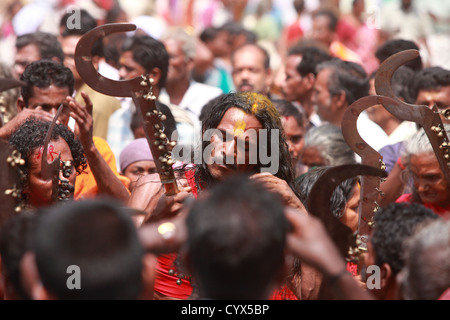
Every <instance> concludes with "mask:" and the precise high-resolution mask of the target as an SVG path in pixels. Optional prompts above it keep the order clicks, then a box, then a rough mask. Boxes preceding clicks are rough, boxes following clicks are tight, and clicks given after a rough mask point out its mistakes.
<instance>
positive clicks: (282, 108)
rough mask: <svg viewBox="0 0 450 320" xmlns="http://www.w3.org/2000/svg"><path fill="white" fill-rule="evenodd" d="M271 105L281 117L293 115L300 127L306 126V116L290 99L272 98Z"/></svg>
mask: <svg viewBox="0 0 450 320" xmlns="http://www.w3.org/2000/svg"><path fill="white" fill-rule="evenodd" d="M272 102H273V105H274V106H275V108H277V110H278V112H279V113H280V116H281V117H294V119H295V121H296V122H297V124H298V125H299V127H301V128H303V129H304V128H305V127H306V116H305V114H304V113H303V112H302V111H300V109H299V108H297V107H296V106H295V105H294V104H293V103H292V102H291V101H288V100H285V99H272Z"/></svg>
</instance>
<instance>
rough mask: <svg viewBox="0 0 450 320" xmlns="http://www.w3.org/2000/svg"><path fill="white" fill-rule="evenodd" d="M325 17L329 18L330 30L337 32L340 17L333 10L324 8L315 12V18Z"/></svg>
mask: <svg viewBox="0 0 450 320" xmlns="http://www.w3.org/2000/svg"><path fill="white" fill-rule="evenodd" d="M321 16H325V17H327V18H328V28H329V29H330V30H332V31H336V28H337V24H338V21H339V18H338V15H337V14H336V13H335V12H334V11H333V10H331V9H328V8H322V9H319V10H317V11H315V12H314V14H313V18H316V17H321Z"/></svg>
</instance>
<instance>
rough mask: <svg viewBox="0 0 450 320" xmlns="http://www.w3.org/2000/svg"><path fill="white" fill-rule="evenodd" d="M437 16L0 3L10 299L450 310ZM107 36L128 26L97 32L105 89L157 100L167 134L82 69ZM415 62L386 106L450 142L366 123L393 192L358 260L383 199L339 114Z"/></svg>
mask: <svg viewBox="0 0 450 320" xmlns="http://www.w3.org/2000/svg"><path fill="white" fill-rule="evenodd" d="M436 3H439V5H437V4H436ZM441 4H442V2H437V1H431V0H428V1H427V4H425V3H424V1H419V0H416V1H413V0H399V1H394V0H392V1H387V0H385V1H381V2H380V3H378V4H377V5H375V4H374V2H373V1H365V0H352V1H342V0H341V1H339V0H337V1H332V0H330V1H325V0H309V1H308V0H290V1H276V0H273V1H271V0H246V1H233V0H210V1H207V0H185V1H158V0H154V1H142V2H139V1H126V0H104V1H95V0H93V1H87V0H86V1H83V0H64V1H63V0H61V1H56V0H55V1H39V0H34V1H28V2H27V3H24V2H23V1H15V0H11V1H7V2H5V3H3V4H2V8H0V10H3V12H2V17H1V20H0V23H1V25H0V27H1V29H0V31H1V38H0V107H1V108H0V116H1V117H0V120H1V121H0V145H1V152H0V161H1V163H0V170H1V171H0V172H2V179H1V181H0V186H1V188H0V262H1V264H0V270H1V279H0V298H1V299H4V300H19V299H33V300H46V299H63V300H65V299H107V300H113V299H119V300H132V299H133V300H136V299H145V300H206V299H208V300H209V299H212V300H236V299H244V300H323V299H349V300H362V299H368V300H369V299H370V300H409V299H412V300H438V299H440V300H444V299H445V300H447V299H450V241H449V238H450V224H449V220H450V219H449V218H450V169H449V168H450V166H445V164H446V163H445V162H446V161H447V164H448V163H450V162H448V160H447V158H448V157H449V156H450V154H449V153H448V152H446V151H445V150H447V149H448V148H450V141H448V137H449V136H450V116H448V113H446V112H444V111H445V110H446V109H449V108H450V63H449V60H450V59H449V57H450V56H449V55H448V52H450V51H449V49H448V47H449V43H448V42H449V41H450V16H445V13H446V12H450V10H447V11H445V8H442V7H440V5H441ZM345 5H347V8H346V9H344V8H345ZM442 6H444V7H445V6H448V4H442ZM424 8H426V10H424ZM423 12H425V13H426V14H425V15H423V14H422V13H423ZM447 14H448V13H447ZM111 23H131V24H134V25H136V30H135V31H130V32H126V33H125V32H124V33H113V34H109V35H107V36H105V37H103V38H100V39H99V40H97V41H96V42H95V43H94V44H93V45H92V48H90V49H91V51H90V54H91V57H82V58H83V59H84V60H89V63H91V64H92V66H93V67H94V68H95V70H96V71H97V72H98V73H99V74H100V75H102V76H103V77H106V78H109V79H111V80H113V81H123V82H122V83H125V82H126V81H132V80H133V79H135V78H139V79H141V80H142V83H144V84H145V86H150V93H151V94H150V93H149V94H148V96H150V98H149V99H148V100H152V99H154V100H152V101H155V102H154V104H155V106H154V107H155V108H156V109H157V111H158V113H159V119H160V123H159V124H157V125H152V128H150V129H149V125H148V123H147V122H146V121H145V116H146V115H143V114H142V112H141V111H140V109H139V107H140V106H139V104H138V103H142V102H138V100H137V99H136V97H135V96H133V95H132V93H131V92H130V95H129V97H122V96H120V97H119V96H114V95H111V94H109V93H108V94H105V93H104V92H99V91H97V90H95V89H94V88H92V86H91V85H90V83H92V79H86V78H84V76H83V74H84V73H83V72H80V71H83V70H80V68H81V67H80V65H79V64H77V63H76V61H77V59H76V58H77V57H76V49H77V45H78V43H79V41H80V39H83V37H84V35H85V34H86V33H88V32H89V31H91V30H93V29H95V28H101V27H102V26H104V25H107V24H111ZM409 49H414V50H417V51H418V52H419V55H418V57H417V58H415V59H414V60H412V61H410V62H409V63H407V64H405V65H403V66H399V68H398V69H397V70H396V71H395V73H394V75H393V77H392V80H391V83H390V85H391V87H392V91H393V94H394V95H395V97H396V99H398V101H399V103H400V101H401V103H402V104H403V106H408V107H410V108H415V107H416V106H415V105H421V106H427V107H429V108H430V109H432V110H433V111H434V116H435V117H434V118H433V121H434V122H433V123H434V124H436V123H438V125H437V126H434V127H433V129H432V130H434V131H435V132H436V135H437V136H438V137H440V138H442V137H443V139H444V140H443V141H442V142H441V143H440V144H439V145H436V144H435V143H436V141H437V140H436V139H431V138H430V136H429V135H430V133H429V130H428V128H423V127H422V126H421V125H420V124H419V123H415V122H411V121H406V120H405V119H401V118H398V117H396V116H395V115H394V114H392V113H390V112H389V111H388V110H387V109H386V108H385V107H384V106H383V104H379V105H373V106H371V107H370V108H368V109H367V110H365V111H363V112H361V113H360V114H359V116H358V119H357V131H358V132H354V137H356V136H358V137H361V138H362V139H363V140H364V142H366V143H367V144H368V145H369V146H370V147H372V148H373V149H374V150H375V151H376V152H378V154H379V158H380V162H381V163H382V164H383V165H382V169H383V170H385V173H386V176H387V178H383V179H381V177H380V189H378V188H377V190H376V191H377V193H379V200H378V202H376V207H375V208H374V210H373V212H372V218H371V221H370V226H371V232H370V235H369V237H368V241H367V242H366V243H365V246H361V241H360V238H359V236H361V235H360V234H359V232H360V225H361V224H362V221H361V220H362V214H361V210H362V209H361V208H362V204H363V203H364V202H366V201H367V197H368V194H369V193H370V192H373V191H374V190H372V191H371V190H367V188H366V186H365V184H364V183H363V181H364V180H363V179H362V177H361V175H360V174H359V173H358V172H360V171H358V170H359V168H360V167H359V166H360V165H361V161H362V158H361V155H360V153H358V150H356V149H355V146H354V145H350V142H349V141H348V137H347V136H346V134H344V132H343V131H344V130H343V129H344V128H343V127H344V126H345V125H346V122H345V121H344V120H345V116H346V115H347V114H348V110H349V108H351V106H352V105H354V103H356V102H358V101H359V100H360V99H363V98H365V97H367V96H371V95H372V96H373V95H377V94H379V92H377V83H376V81H375V79H376V78H377V76H378V74H377V70H379V67H380V66H381V65H382V64H383V63H384V62H385V60H386V59H388V58H389V57H391V56H393V55H394V54H397V53H399V52H401V51H403V50H409ZM143 86H144V85H143ZM379 102H380V103H382V100H379ZM146 103H149V104H150V103H152V102H151V101H148V102H146ZM430 121H431V119H430ZM154 130H156V131H154ZM166 137H167V138H166ZM160 138H161V139H162V138H164V139H165V140H166V142H173V144H172V143H170V148H171V151H172V157H171V158H168V157H166V155H164V154H161V153H160V154H156V153H155V151H153V152H152V150H156V149H157V148H156V149H155V148H154V146H155V145H156V146H159V147H161V149H160V150H163V149H164V148H165V147H166V146H167V143H165V144H164V145H162V143H161V141H160V140H158V139H160ZM357 147H358V146H356V148H357ZM439 150H441V151H439ZM55 165H56V167H55ZM352 168H354V170H355V174H354V176H353V177H346V179H345V180H344V181H338V183H336V186H337V187H336V189H335V190H334V191H333V193H332V195H331V198H330V199H323V202H324V203H314V202H311V198H312V196H311V194H312V193H313V190H314V192H315V193H316V194H317V190H320V189H318V188H317V186H319V188H320V187H321V186H320V185H319V184H317V183H316V182H318V181H320V183H324V184H330V185H332V184H335V182H336V179H337V178H336V177H335V176H332V175H331V173H334V174H335V173H336V172H338V171H339V170H341V172H348V171H349V170H351V169H352ZM336 169H338V170H337V171H336ZM172 171H173V177H174V178H173V179H170V181H168V180H167V178H166V176H165V175H167V172H172ZM327 177H328V181H327V182H323V181H325V180H326V179H325V178H327ZM333 179H334V180H333ZM169 183H171V184H176V186H177V187H176V188H175V192H168V189H166V188H165V187H166V186H167V184H169ZM171 190H172V191H173V190H174V189H171ZM328 202H329V210H324V212H320V213H317V208H319V207H320V208H326V209H328ZM324 204H325V205H324ZM366 222H367V221H364V223H366ZM355 252H358V254H357V255H356V256H355ZM80 279H81V280H80Z"/></svg>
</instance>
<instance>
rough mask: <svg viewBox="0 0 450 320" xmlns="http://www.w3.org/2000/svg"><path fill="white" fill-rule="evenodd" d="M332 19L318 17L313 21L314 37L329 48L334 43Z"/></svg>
mask: <svg viewBox="0 0 450 320" xmlns="http://www.w3.org/2000/svg"><path fill="white" fill-rule="evenodd" d="M329 24H330V19H329V18H328V17H327V16H323V15H320V16H317V17H315V18H314V19H313V25H312V37H313V39H315V40H317V41H320V42H322V43H323V44H324V45H326V46H327V47H328V46H330V45H331V43H332V42H333V37H334V32H333V30H331V29H330V27H329Z"/></svg>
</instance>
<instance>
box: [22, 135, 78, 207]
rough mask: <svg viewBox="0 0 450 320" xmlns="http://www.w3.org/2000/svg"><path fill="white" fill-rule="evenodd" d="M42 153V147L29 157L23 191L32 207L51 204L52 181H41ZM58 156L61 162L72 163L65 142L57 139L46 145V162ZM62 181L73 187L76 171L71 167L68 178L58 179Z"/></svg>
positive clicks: (68, 148) (70, 154) (70, 153)
mask: <svg viewBox="0 0 450 320" xmlns="http://www.w3.org/2000/svg"><path fill="white" fill-rule="evenodd" d="M42 153H43V147H41V148H38V149H35V150H34V151H33V152H32V154H31V155H30V157H29V159H28V160H29V163H30V165H29V169H30V173H29V177H28V188H27V189H26V190H24V191H25V192H27V193H28V194H29V195H28V197H29V202H30V204H31V205H32V206H33V207H36V208H38V207H42V206H47V205H50V204H51V203H52V181H51V180H47V181H46V180H43V179H42V174H41V173H42V168H41V161H42ZM59 155H61V161H62V162H64V161H71V162H72V163H73V156H72V152H71V151H70V147H69V145H68V144H67V142H66V141H65V140H64V139H62V138H59V139H58V140H53V141H51V142H50V143H49V145H48V151H47V161H48V162H52V161H53V160H55V159H56V158H57V157H58V156H59ZM60 178H61V179H64V180H69V183H70V185H72V186H74V185H75V179H76V171H75V169H74V168H73V167H72V170H71V173H70V176H69V177H68V178H66V177H62V176H61V177H60Z"/></svg>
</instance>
